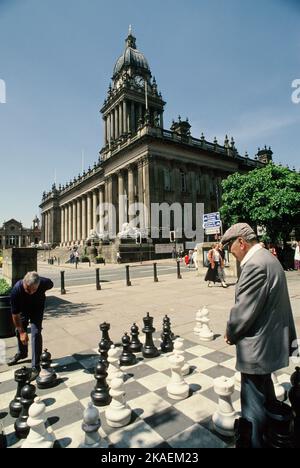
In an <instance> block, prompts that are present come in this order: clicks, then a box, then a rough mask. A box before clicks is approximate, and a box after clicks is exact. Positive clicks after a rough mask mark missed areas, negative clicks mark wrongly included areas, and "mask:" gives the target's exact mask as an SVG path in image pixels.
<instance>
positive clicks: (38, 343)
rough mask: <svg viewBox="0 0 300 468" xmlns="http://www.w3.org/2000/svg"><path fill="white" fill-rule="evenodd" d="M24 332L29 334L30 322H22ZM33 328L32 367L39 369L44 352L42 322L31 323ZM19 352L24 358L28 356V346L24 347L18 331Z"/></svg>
mask: <svg viewBox="0 0 300 468" xmlns="http://www.w3.org/2000/svg"><path fill="white" fill-rule="evenodd" d="M22 324H23V328H24V331H25V332H26V333H27V328H28V320H24V321H23V320H22ZM30 328H31V348H32V364H31V365H32V367H39V365H40V360H41V355H42V351H43V338H42V322H39V321H37V322H35V323H30ZM16 334H17V339H18V352H19V353H20V354H22V356H28V346H25V345H23V343H22V342H21V340H20V336H19V332H18V331H17V333H16Z"/></svg>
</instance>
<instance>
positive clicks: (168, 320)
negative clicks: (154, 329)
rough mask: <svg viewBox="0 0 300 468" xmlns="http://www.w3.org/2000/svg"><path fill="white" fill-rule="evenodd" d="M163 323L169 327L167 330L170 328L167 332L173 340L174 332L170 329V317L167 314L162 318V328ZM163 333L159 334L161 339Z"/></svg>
mask: <svg viewBox="0 0 300 468" xmlns="http://www.w3.org/2000/svg"><path fill="white" fill-rule="evenodd" d="M165 325H168V327H169V330H170V331H169V334H170V337H171V340H175V335H174V333H173V332H172V330H171V319H170V317H168V316H167V315H165V316H164V318H163V328H164V326H165ZM163 335H164V334H163V333H162V334H161V339H162V340H163V339H164V336H163Z"/></svg>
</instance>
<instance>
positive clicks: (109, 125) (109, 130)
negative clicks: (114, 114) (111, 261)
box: [106, 114, 111, 148]
mask: <svg viewBox="0 0 300 468" xmlns="http://www.w3.org/2000/svg"><path fill="white" fill-rule="evenodd" d="M106 124H107V143H108V146H109V148H110V142H111V123H110V114H108V116H107V120H106Z"/></svg>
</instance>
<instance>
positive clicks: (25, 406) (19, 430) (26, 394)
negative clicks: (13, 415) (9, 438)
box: [14, 383, 36, 439]
mask: <svg viewBox="0 0 300 468" xmlns="http://www.w3.org/2000/svg"><path fill="white" fill-rule="evenodd" d="M35 397H36V395H35V386H34V385H32V384H29V383H27V384H26V385H25V386H24V387H23V388H22V391H21V404H22V410H21V414H20V416H19V417H18V419H17V420H16V422H15V425H14V427H15V431H16V436H17V437H18V438H19V439H26V437H27V436H28V434H29V431H30V427H29V426H28V424H27V421H28V412H29V408H30V406H31V405H32V403H33V401H34V399H35Z"/></svg>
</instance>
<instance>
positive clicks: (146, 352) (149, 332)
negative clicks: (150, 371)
mask: <svg viewBox="0 0 300 468" xmlns="http://www.w3.org/2000/svg"><path fill="white" fill-rule="evenodd" d="M143 322H144V328H143V333H145V335H146V340H145V345H144V346H143V356H144V358H155V357H157V356H159V352H158V349H157V348H156V347H155V345H154V342H153V333H154V332H155V328H154V327H153V317H150V314H149V312H147V316H146V317H144V318H143Z"/></svg>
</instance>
